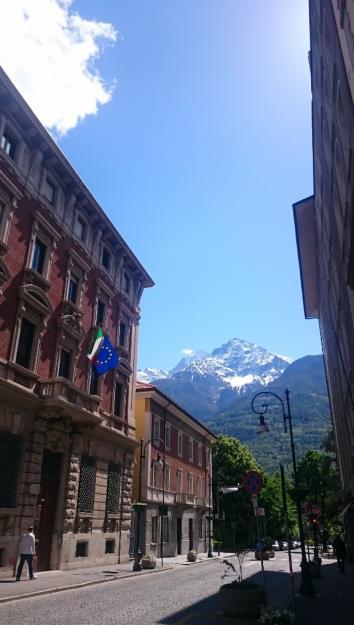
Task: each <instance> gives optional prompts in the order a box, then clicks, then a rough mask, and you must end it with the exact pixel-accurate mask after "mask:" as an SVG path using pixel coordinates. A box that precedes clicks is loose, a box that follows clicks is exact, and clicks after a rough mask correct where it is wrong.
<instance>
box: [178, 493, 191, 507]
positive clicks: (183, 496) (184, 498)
mask: <svg viewBox="0 0 354 625" xmlns="http://www.w3.org/2000/svg"><path fill="white" fill-rule="evenodd" d="M175 503H177V504H180V505H182V506H191V507H194V506H195V503H196V499H195V497H194V495H189V494H188V493H176V494H175Z"/></svg>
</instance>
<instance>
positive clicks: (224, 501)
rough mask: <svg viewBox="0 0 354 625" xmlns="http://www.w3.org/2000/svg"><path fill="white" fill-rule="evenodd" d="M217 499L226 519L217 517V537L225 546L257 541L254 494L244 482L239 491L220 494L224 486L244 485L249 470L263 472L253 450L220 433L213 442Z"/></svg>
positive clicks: (214, 487) (234, 546)
mask: <svg viewBox="0 0 354 625" xmlns="http://www.w3.org/2000/svg"><path fill="white" fill-rule="evenodd" d="M212 451H213V476H214V478H213V500H214V504H215V503H216V504H219V505H216V508H218V509H219V512H223V513H224V517H225V520H224V521H214V537H216V538H217V539H218V540H220V541H221V542H222V543H223V547H224V548H225V547H226V548H229V549H231V548H232V549H233V550H234V551H235V550H236V548H238V547H245V546H246V545H248V546H250V545H253V544H254V542H255V523H254V513H253V508H252V501H251V496H250V495H249V494H248V493H246V492H245V491H244V490H243V489H242V486H241V487H240V489H239V490H238V491H237V492H235V493H230V494H227V495H223V496H221V495H220V488H221V487H222V486H236V485H242V481H243V478H244V475H245V474H246V473H247V471H249V470H251V469H254V470H257V471H260V472H261V469H260V467H259V466H258V464H257V462H256V460H255V458H254V457H253V455H252V453H251V452H250V450H249V449H248V448H247V447H246V445H243V444H242V443H241V442H240V441H239V440H238V439H237V438H235V437H233V436H225V435H223V434H221V435H219V436H218V437H217V439H216V440H215V441H214V442H213V446H212Z"/></svg>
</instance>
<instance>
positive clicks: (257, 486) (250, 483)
mask: <svg viewBox="0 0 354 625" xmlns="http://www.w3.org/2000/svg"><path fill="white" fill-rule="evenodd" d="M262 486H263V481H262V477H261V475H260V473H258V471H247V473H246V475H245V476H244V478H243V488H244V489H245V491H246V492H247V493H251V495H256V494H257V493H259V492H260V491H261V490H262Z"/></svg>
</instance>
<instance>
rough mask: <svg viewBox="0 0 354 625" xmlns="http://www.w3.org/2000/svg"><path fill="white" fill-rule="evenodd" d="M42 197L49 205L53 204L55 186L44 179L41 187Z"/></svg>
mask: <svg viewBox="0 0 354 625" xmlns="http://www.w3.org/2000/svg"><path fill="white" fill-rule="evenodd" d="M43 195H44V197H45V198H46V199H47V200H48V202H50V203H51V204H53V203H54V195H55V186H54V185H53V184H52V183H51V182H50V181H49V180H48V178H46V179H45V182H44V185H43Z"/></svg>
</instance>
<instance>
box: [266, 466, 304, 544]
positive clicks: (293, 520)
mask: <svg viewBox="0 0 354 625" xmlns="http://www.w3.org/2000/svg"><path fill="white" fill-rule="evenodd" d="M264 482H265V485H264V488H263V489H262V491H261V494H260V497H259V503H260V505H261V506H263V507H264V508H265V513H266V526H267V533H268V534H269V536H271V537H272V539H273V540H274V539H277V538H284V537H286V522H285V514H284V506H283V497H282V490H281V479H280V475H279V474H275V475H266V476H265V478H264ZM290 490H291V486H290V484H289V482H287V481H286V502H287V509H288V519H289V532H290V535H291V536H297V534H298V529H297V515H296V506H295V504H294V502H293V500H292V499H291V497H290V496H289V491H290Z"/></svg>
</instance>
